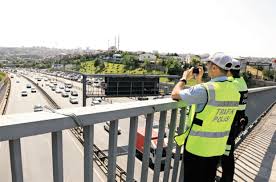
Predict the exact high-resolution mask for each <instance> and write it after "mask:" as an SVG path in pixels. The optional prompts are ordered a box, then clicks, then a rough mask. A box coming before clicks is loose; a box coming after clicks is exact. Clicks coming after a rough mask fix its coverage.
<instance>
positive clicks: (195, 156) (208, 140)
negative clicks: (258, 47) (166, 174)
mask: <svg viewBox="0 0 276 182" xmlns="http://www.w3.org/2000/svg"><path fill="white" fill-rule="evenodd" d="M231 66H232V58H231V57H230V56H227V55H225V54H223V53H217V54H215V55H214V56H213V57H212V58H211V59H209V60H208V63H207V69H208V75H209V76H210V77H211V78H212V79H211V81H209V82H207V83H202V84H198V85H195V86H194V87H191V88H189V89H183V87H184V86H185V84H186V82H187V81H188V80H190V79H191V78H192V77H193V68H191V69H189V70H187V71H185V72H184V73H183V76H182V78H181V79H180V81H179V82H178V83H177V84H176V86H175V87H174V89H173V91H172V98H173V99H177V100H180V99H181V100H183V101H184V102H186V103H187V104H188V105H191V109H190V112H189V119H188V121H187V125H188V126H186V127H185V128H187V129H186V131H185V132H184V133H183V134H181V135H179V136H175V141H176V143H177V144H178V145H180V146H181V145H184V147H185V150H184V157H183V161H184V181H188V182H193V181H195V182H209V181H210V182H211V181H212V182H213V181H214V179H215V175H216V169H217V164H218V161H219V159H220V157H221V156H222V155H223V154H224V152H225V148H226V142H227V139H228V136H229V133H230V128H231V125H232V122H233V120H234V116H235V114H236V111H237V109H238V105H239V100H240V94H239V93H238V91H237V89H236V87H235V85H234V84H233V82H232V81H231V80H228V79H227V76H226V75H227V71H228V70H230V68H231ZM199 69H200V71H199V74H198V75H196V80H197V82H201V78H202V75H203V69H202V68H201V67H200V68H199Z"/></svg>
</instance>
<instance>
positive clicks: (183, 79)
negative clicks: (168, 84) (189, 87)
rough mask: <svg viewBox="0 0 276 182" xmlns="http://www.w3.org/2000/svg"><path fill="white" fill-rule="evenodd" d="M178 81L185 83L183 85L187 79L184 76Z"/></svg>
mask: <svg viewBox="0 0 276 182" xmlns="http://www.w3.org/2000/svg"><path fill="white" fill-rule="evenodd" d="M179 81H180V82H183V83H185V85H186V84H187V80H186V79H185V78H181V79H180V80H179Z"/></svg>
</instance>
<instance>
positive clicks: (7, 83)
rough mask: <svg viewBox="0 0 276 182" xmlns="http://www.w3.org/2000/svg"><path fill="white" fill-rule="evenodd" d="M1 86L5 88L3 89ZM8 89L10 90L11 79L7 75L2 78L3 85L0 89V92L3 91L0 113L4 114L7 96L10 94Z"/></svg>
mask: <svg viewBox="0 0 276 182" xmlns="http://www.w3.org/2000/svg"><path fill="white" fill-rule="evenodd" d="M3 88H4V89H5V90H3ZM10 90H11V80H10V78H9V77H5V80H3V85H2V87H1V89H0V92H4V94H3V97H2V99H1V100H0V113H1V115H4V114H5V113H6V110H7V106H8V101H9V96H10Z"/></svg>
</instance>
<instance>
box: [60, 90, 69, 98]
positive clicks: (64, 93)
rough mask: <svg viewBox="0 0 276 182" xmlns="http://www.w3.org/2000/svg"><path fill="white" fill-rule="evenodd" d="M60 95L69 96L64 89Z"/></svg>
mask: <svg viewBox="0 0 276 182" xmlns="http://www.w3.org/2000/svg"><path fill="white" fill-rule="evenodd" d="M61 96H62V97H69V94H68V93H67V92H64V91H63V92H62V93H61Z"/></svg>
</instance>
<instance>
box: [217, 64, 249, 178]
mask: <svg viewBox="0 0 276 182" xmlns="http://www.w3.org/2000/svg"><path fill="white" fill-rule="evenodd" d="M240 67H241V65H240V62H239V61H238V60H236V59H233V60H232V68H231V70H230V71H229V72H228V73H229V74H228V76H229V77H228V79H229V80H231V81H233V83H234V84H235V85H236V87H237V89H238V91H239V93H240V95H241V97H240V102H239V109H238V111H237V113H236V116H235V118H234V122H233V124H232V126H231V131H230V135H229V138H228V140H227V146H226V151H225V153H224V155H223V156H222V158H221V167H222V178H221V179H220V182H232V181H233V177H234V171H235V161H234V149H235V148H234V147H235V139H236V137H237V136H238V135H239V134H240V132H241V131H243V130H244V129H245V126H246V125H247V123H248V119H247V116H246V115H245V107H246V103H247V94H248V89H247V85H246V82H245V81H244V79H243V77H241V76H240Z"/></svg>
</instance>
